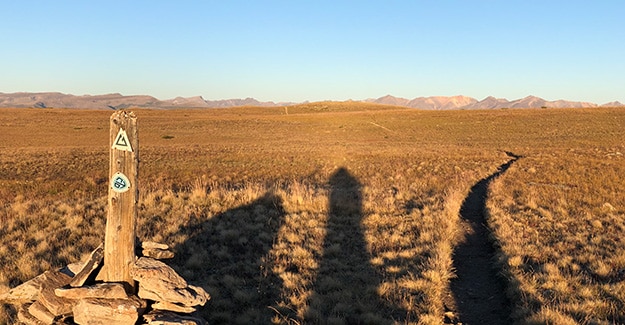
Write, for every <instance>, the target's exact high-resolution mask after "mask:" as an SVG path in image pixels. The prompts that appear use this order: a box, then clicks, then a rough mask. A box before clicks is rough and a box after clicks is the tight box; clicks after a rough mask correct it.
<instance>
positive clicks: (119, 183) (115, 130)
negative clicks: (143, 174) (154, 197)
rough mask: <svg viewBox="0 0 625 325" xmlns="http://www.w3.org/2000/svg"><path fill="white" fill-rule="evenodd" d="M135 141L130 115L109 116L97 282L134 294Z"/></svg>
mask: <svg viewBox="0 0 625 325" xmlns="http://www.w3.org/2000/svg"><path fill="white" fill-rule="evenodd" d="M138 151H139V137H138V130H137V118H136V116H135V114H134V113H133V112H126V111H118V112H115V113H113V115H111V129H110V165H109V195H108V216H107V218H106V235H105V240H104V266H103V267H102V270H101V271H100V274H99V276H98V278H101V279H102V280H104V281H105V282H121V283H124V286H125V287H126V288H127V289H128V290H129V291H134V290H135V283H134V280H133V279H132V277H131V276H130V269H131V267H132V265H133V264H134V263H135V259H136V257H135V238H136V233H135V228H136V220H137V202H138V198H139V188H138V186H137V179H138V171H139V152H138Z"/></svg>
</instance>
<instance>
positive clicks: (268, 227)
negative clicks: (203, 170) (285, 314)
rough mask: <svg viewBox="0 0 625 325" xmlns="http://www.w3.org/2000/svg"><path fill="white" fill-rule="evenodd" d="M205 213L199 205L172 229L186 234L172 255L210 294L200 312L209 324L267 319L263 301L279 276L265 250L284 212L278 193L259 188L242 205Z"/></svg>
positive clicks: (276, 289) (269, 299)
mask: <svg viewBox="0 0 625 325" xmlns="http://www.w3.org/2000/svg"><path fill="white" fill-rule="evenodd" d="M202 214H203V215H204V216H203V217H202ZM206 215H207V213H206V211H199V213H198V215H196V216H194V217H193V218H192V220H194V221H191V222H189V223H187V224H185V225H183V226H182V227H180V229H179V230H178V232H177V233H176V234H174V235H175V236H186V237H188V239H187V240H186V241H185V242H184V243H183V244H181V245H180V246H178V247H176V248H175V251H176V253H177V256H176V257H175V258H174V260H173V261H172V262H173V263H172V264H174V266H178V268H179V269H180V270H181V272H182V273H181V274H182V275H183V276H184V277H185V278H186V279H187V280H188V281H189V282H191V283H193V284H195V285H200V286H202V287H203V288H204V289H206V291H207V292H208V293H209V294H210V295H211V300H210V301H208V302H207V304H206V305H205V306H204V307H201V308H200V310H199V314H200V316H202V317H203V318H204V319H206V320H208V321H209V323H210V324H235V323H236V324H267V323H271V317H272V316H273V315H274V314H273V312H272V311H271V310H270V309H268V308H267V306H271V305H272V304H273V303H275V301H277V300H279V295H280V289H281V288H282V281H281V279H280V278H279V277H278V276H277V275H275V274H273V272H271V266H270V265H269V264H268V263H269V262H268V261H267V260H268V259H267V254H268V253H269V251H270V250H271V248H272V246H273V243H274V242H275V241H276V237H277V234H278V230H279V229H280V227H281V225H282V224H283V221H284V218H285V211H284V209H283V206H282V199H281V198H280V197H278V196H276V195H274V194H273V193H265V194H264V195H263V196H262V197H260V198H258V199H256V200H254V201H253V202H251V203H249V204H247V205H243V206H239V207H236V208H234V209H230V210H228V211H225V212H223V213H220V214H218V215H215V216H213V217H212V218H207V217H206Z"/></svg>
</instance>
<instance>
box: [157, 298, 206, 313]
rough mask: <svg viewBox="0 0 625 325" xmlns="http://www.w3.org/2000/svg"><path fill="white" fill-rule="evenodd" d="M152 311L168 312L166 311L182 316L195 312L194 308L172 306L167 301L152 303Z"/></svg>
mask: <svg viewBox="0 0 625 325" xmlns="http://www.w3.org/2000/svg"><path fill="white" fill-rule="evenodd" d="M152 309H158V310H168V311H173V312H176V313H184V314H190V313H192V312H194V311H195V310H196V309H195V308H194V307H189V306H181V305H179V304H174V303H171V302H167V301H157V302H155V303H153V304H152Z"/></svg>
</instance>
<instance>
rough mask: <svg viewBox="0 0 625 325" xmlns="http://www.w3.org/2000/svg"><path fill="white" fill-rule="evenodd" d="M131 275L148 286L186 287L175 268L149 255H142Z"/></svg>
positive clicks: (185, 282)
mask: <svg viewBox="0 0 625 325" xmlns="http://www.w3.org/2000/svg"><path fill="white" fill-rule="evenodd" d="M130 275H131V276H132V278H133V279H134V280H135V281H139V283H142V282H144V283H146V287H148V288H152V287H156V286H162V287H163V288H165V289H176V288H185V287H186V286H187V281H185V280H184V279H183V278H182V277H181V276H180V275H178V273H176V271H174V269H172V268H171V267H169V266H167V264H165V263H163V262H160V261H157V260H155V259H153V258H149V257H141V258H139V259H138V260H137V261H136V262H135V265H134V267H133V268H131V269H130Z"/></svg>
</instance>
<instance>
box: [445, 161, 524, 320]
mask: <svg viewBox="0 0 625 325" xmlns="http://www.w3.org/2000/svg"><path fill="white" fill-rule="evenodd" d="M506 154H507V155H508V156H510V157H512V159H511V160H510V161H508V162H507V163H505V164H503V165H501V166H499V168H498V169H497V172H495V173H494V174H492V175H490V176H488V177H486V178H484V179H482V180H480V181H479V182H477V183H476V184H475V185H474V186H473V187H472V188H471V192H470V193H469V195H468V196H467V197H466V198H465V200H464V202H463V204H462V207H461V208H460V216H461V218H462V221H461V227H462V228H463V229H462V230H463V231H464V234H465V240H464V241H463V242H462V243H460V244H459V245H458V246H457V247H456V248H455V250H454V255H453V259H454V263H453V266H454V269H455V271H456V276H457V277H456V278H454V279H452V281H451V284H450V285H451V293H450V296H449V297H448V299H447V300H448V301H447V302H446V307H447V308H448V309H449V310H450V311H451V312H452V314H453V315H454V317H453V319H448V322H451V323H457V324H464V325H467V324H468V325H475V324H482V325H484V324H510V323H511V322H512V320H511V319H510V302H509V300H508V298H507V297H506V295H505V284H504V282H503V280H502V279H501V277H499V276H498V275H497V272H498V271H497V269H496V268H495V267H494V265H493V262H494V254H495V250H494V248H493V245H492V243H491V241H490V240H489V236H490V230H489V229H488V227H487V226H486V218H485V216H484V212H485V209H486V195H487V190H488V185H489V184H490V182H491V181H492V180H493V179H495V178H496V177H497V176H499V175H501V174H503V173H504V172H505V171H506V170H507V169H508V168H509V167H510V166H511V165H512V164H513V163H514V162H515V161H517V160H518V159H520V158H521V157H520V156H517V155H515V154H513V153H509V152H506Z"/></svg>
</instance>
